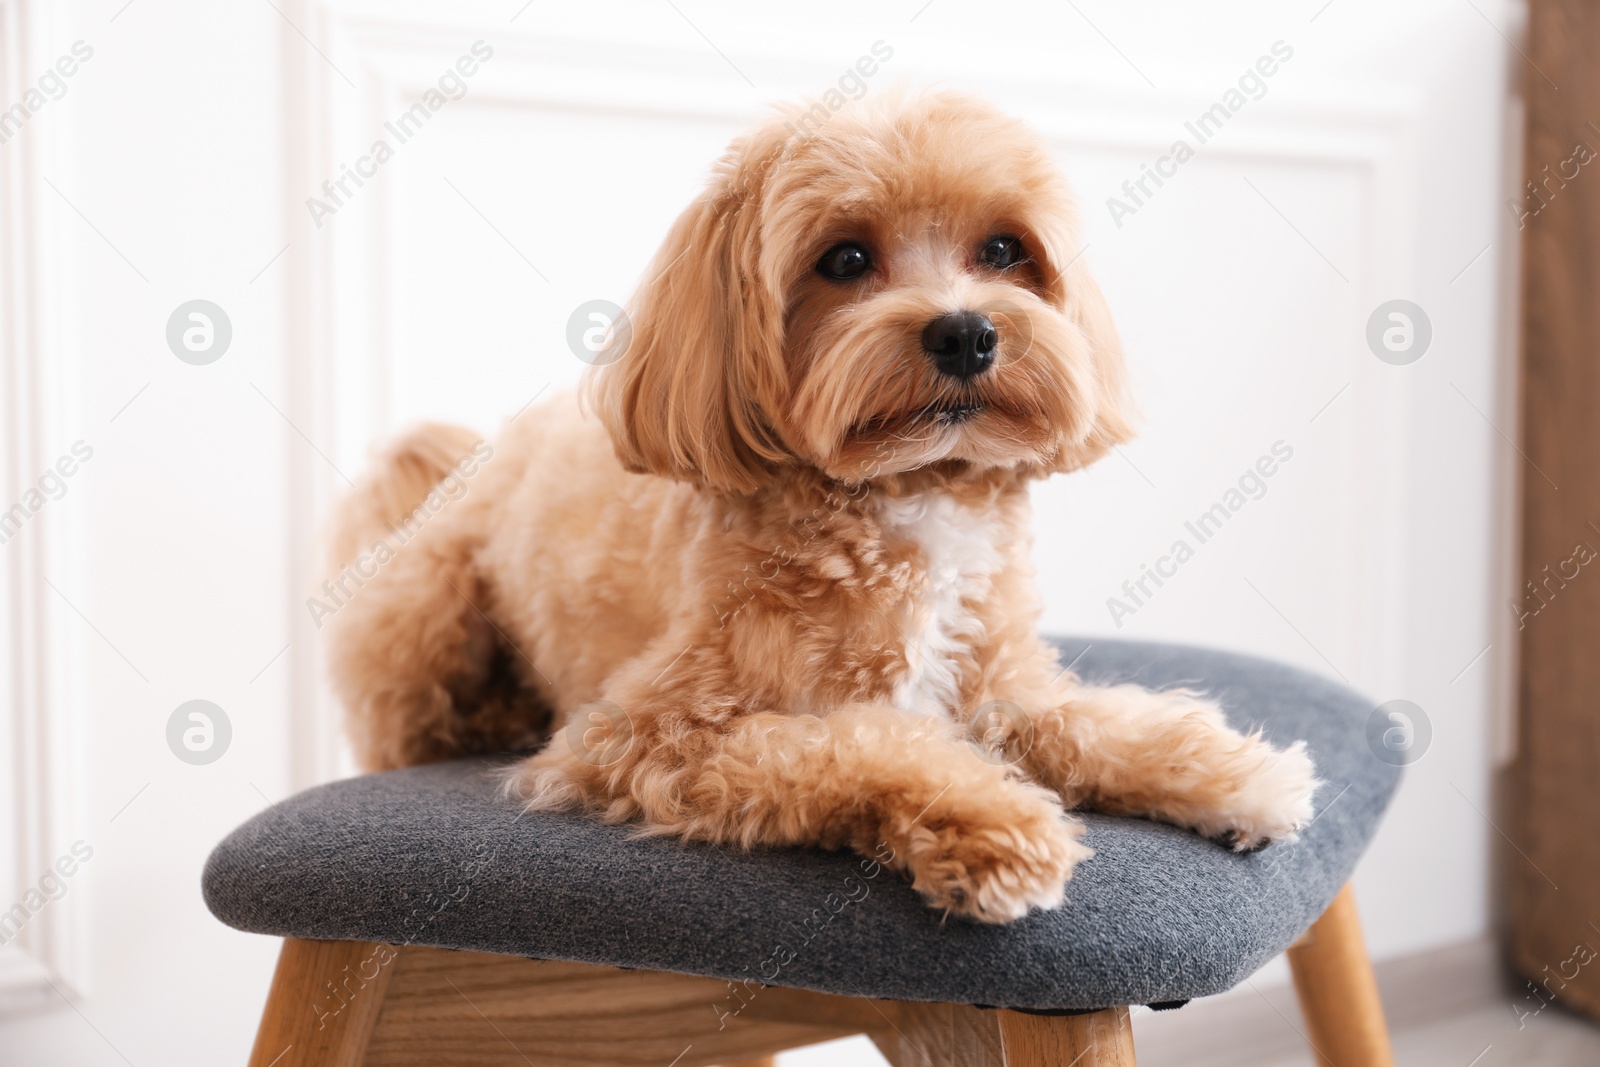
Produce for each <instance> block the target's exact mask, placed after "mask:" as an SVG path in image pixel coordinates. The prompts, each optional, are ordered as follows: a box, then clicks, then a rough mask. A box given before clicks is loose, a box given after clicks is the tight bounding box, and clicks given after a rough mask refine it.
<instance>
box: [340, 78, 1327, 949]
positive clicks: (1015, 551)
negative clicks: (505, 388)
mask: <svg viewBox="0 0 1600 1067" xmlns="http://www.w3.org/2000/svg"><path fill="white" fill-rule="evenodd" d="M802 111H803V105H801V106H795V107H791V108H787V109H785V108H782V107H780V108H778V109H776V112H775V113H774V114H773V115H772V117H771V119H770V121H767V122H766V123H765V124H763V125H760V126H758V127H757V128H756V129H754V131H753V132H751V133H749V134H747V135H745V136H743V137H741V138H739V139H737V140H735V141H734V142H733V144H732V146H731V147H730V148H729V150H728V152H727V154H726V155H725V156H724V157H723V158H722V159H721V161H720V162H719V163H718V164H717V166H716V168H715V170H714V173H713V175H712V178H711V180H710V185H709V188H708V189H707V190H706V192H705V193H704V195H702V196H701V197H700V198H699V199H697V200H696V201H695V202H694V203H693V204H691V205H690V206H689V207H688V209H687V210H685V211H684V212H683V214H682V215H681V216H680V217H679V218H678V219H677V221H676V223H675V224H674V225H673V226H672V227H671V230H670V232H669V233H668V235H667V237H666V240H665V243H664V244H663V245H662V247H661V249H660V251H659V253H658V254H657V255H656V257H655V260H654V261H653V263H652V264H651V266H650V267H649V269H648V271H647V274H646V279H647V280H646V281H645V282H644V284H643V285H642V286H641V287H640V288H639V290H638V292H637V293H636V294H635V296H634V299H633V301H632V303H631V304H630V306H629V310H628V312H627V328H626V329H620V328H619V329H616V330H615V331H614V332H613V334H612V342H611V347H610V348H608V349H606V351H605V352H604V353H603V354H602V356H601V358H600V359H598V360H597V361H596V362H597V363H598V364H601V365H599V366H597V367H596V368H594V371H593V372H592V373H591V375H590V377H588V378H586V379H585V382H584V385H583V388H582V390H581V392H580V394H579V395H578V396H576V397H567V398H561V399H553V400H549V401H546V402H544V403H542V404H538V405H535V406H531V407H529V408H527V409H526V410H525V411H524V412H522V413H521V414H519V415H518V416H517V417H515V418H514V419H513V420H512V421H511V422H510V423H509V424H508V425H507V426H506V427H505V428H504V429H503V431H502V432H501V434H500V435H499V437H498V439H497V440H496V441H495V442H494V443H493V444H492V445H491V444H489V443H487V442H481V441H479V440H478V437H477V435H475V434H473V433H472V432H470V431H468V430H463V429H458V428H454V427H449V426H442V425H427V426H423V427H420V428H418V429H416V430H414V431H412V432H411V433H409V434H407V435H406V436H404V437H403V438H402V439H400V440H399V441H398V442H396V443H395V444H393V445H392V446H391V447H390V448H389V449H388V451H387V452H386V453H384V454H383V455H382V457H381V458H380V459H379V460H378V461H377V463H376V464H375V469H374V471H373V472H372V473H371V474H370V475H369V476H368V477H367V479H366V480H365V481H364V482H363V483H362V484H361V486H360V487H359V488H358V489H357V490H356V491H355V492H353V493H352V494H351V496H350V497H349V498H348V499H347V500H345V501H344V502H343V503H342V504H341V505H340V507H339V509H338V513H337V517H336V520H335V522H334V529H333V532H332V537H331V546H332V551H331V556H332V560H333V565H334V566H335V567H341V566H344V565H347V564H348V563H349V562H350V561H351V560H352V559H356V558H357V557H358V556H361V557H362V558H369V559H370V558H371V557H372V556H373V555H374V554H376V555H378V556H379V557H380V561H379V563H373V564H372V565H371V567H364V568H363V569H362V574H363V578H364V582H363V584H361V586H360V587H359V588H358V589H353V590H352V592H351V595H350V596H349V598H348V600H347V601H346V602H343V603H341V605H340V606H339V608H338V610H337V611H336V612H335V613H334V614H333V615H332V617H331V618H330V619H328V627H329V631H330V632H329V635H328V649H329V664H330V671H331V675H332V680H333V683H334V686H335V689H336V690H337V693H338V694H339V696H340V698H341V700H342V702H343V704H344V705H345V707H346V708H347V710H348V713H349V724H350V730H351V736H352V739H353V743H354V746H355V749H356V751H357V753H358V755H359V758H360V760H361V762H362V763H363V765H364V766H365V767H366V768H368V769H371V770H379V769H383V768H391V767H400V766H405V765H409V764H418V763H424V762H428V761H433V760H443V759H448V758H451V757H456V756H462V755H466V754H469V753H477V752H487V751H516V750H534V749H537V751H536V752H534V753H533V754H532V755H529V756H526V757H525V758H524V759H522V760H521V761H520V762H518V763H516V764H515V765H514V767H513V768H512V770H511V771H510V772H509V774H510V779H509V783H510V784H509V787H510V789H511V790H512V791H513V792H514V793H515V794H516V795H517V796H518V797H519V798H520V800H521V802H522V803H524V804H525V805H526V806H527V807H528V808H530V809H578V810H586V811H589V812H593V813H596V814H598V815H599V816H600V817H602V818H604V819H606V820H608V821H612V822H618V823H620V822H627V821H631V822H634V823H637V824H638V826H639V828H640V829H641V831H642V832H645V833H650V834H666V835H672V836H675V837H678V838H681V839H685V840H696V841H708V842H718V843H723V844H728V845H733V846H739V847H744V848H752V847H757V846H802V845H809V846H821V847H824V848H830V849H840V848H849V849H854V850H856V851H857V852H859V853H861V854H863V855H865V856H869V857H874V858H876V859H879V860H881V861H883V862H885V863H886V864H887V865H888V866H890V867H892V868H893V869H896V870H898V871H900V872H902V873H903V874H904V875H905V876H906V877H908V878H909V879H910V881H911V884H912V886H913V887H914V888H915V889H916V890H917V891H918V892H919V893H920V894H921V895H922V897H923V898H925V899H926V901H927V902H928V903H929V904H930V905H931V906H933V907H935V908H941V909H945V911H946V913H947V914H948V913H954V914H957V915H962V916H967V917H970V918H972V919H976V920H979V921H983V922H995V923H999V922H1007V921H1010V920H1014V919H1017V918H1019V917H1021V916H1023V915H1025V914H1027V913H1028V912H1029V911H1030V909H1033V908H1040V909H1048V908H1052V907H1055V906H1058V905H1059V904H1061V903H1062V901H1063V897H1064V887H1065V884H1066V882H1067V880H1068V878H1069V876H1070V875H1071V873H1072V871H1073V868H1074V865H1076V864H1078V863H1080V862H1082V861H1084V860H1085V859H1087V858H1089V856H1090V855H1091V852H1090V850H1089V849H1088V848H1087V847H1085V846H1084V845H1083V844H1082V842H1081V841H1080V837H1081V835H1082V832H1083V824H1082V822H1081V821H1080V820H1078V819H1076V818H1075V817H1073V816H1072V815H1071V814H1069V812H1071V811H1072V809H1075V808H1079V807H1089V808H1093V809H1095V810H1098V811H1102V812H1109V813H1114V814H1119V815H1136V816H1145V817H1148V818H1151V819H1157V820H1161V821H1165V822H1168V823H1172V824H1175V825H1177V826H1181V827H1187V828H1189V829H1191V830H1193V831H1195V832H1196V833H1199V834H1201V835H1204V836H1206V837H1209V838H1214V839H1217V840H1219V841H1222V842H1224V843H1225V844H1227V845H1231V847H1233V848H1235V849H1240V850H1245V849H1254V848H1258V847H1261V846H1263V845H1265V844H1268V843H1270V842H1274V841H1282V840H1286V839H1292V838H1293V836H1294V834H1295V832H1296V830H1297V829H1298V828H1300V827H1302V826H1304V825H1305V824H1306V822H1307V820H1308V819H1309V818H1310V816H1311V810H1312V808H1311V798H1312V794H1313V792H1314V790H1315V789H1316V787H1317V785H1318V782H1317V780H1316V777H1315V773H1314V769H1313V766H1312V763H1311V760H1310V758H1309V757H1308V755H1307V753H1306V751H1305V746H1304V743H1303V742H1302V743H1297V744H1295V745H1293V746H1291V747H1289V748H1287V749H1277V748H1274V747H1273V746H1271V745H1270V744H1268V743H1267V742H1266V741H1264V740H1263V739H1262V738H1261V736H1260V735H1259V733H1256V734H1253V735H1247V734H1242V733H1240V732H1238V731H1235V730H1234V729H1232V728H1230V727H1229V726H1228V724H1227V723H1226V721H1225V720H1224V717H1223V714H1222V712H1221V710H1220V709H1219V707H1218V706H1217V705H1216V704H1215V703H1213V702H1211V701H1209V700H1207V699H1204V698H1203V697H1202V696H1200V695H1197V694H1195V693H1192V692H1188V691H1167V692H1152V691H1149V690H1146V689H1143V688H1140V687H1137V686H1133V685H1113V686H1091V685H1087V684H1084V683H1083V682H1082V681H1080V680H1079V679H1078V678H1077V677H1076V676H1074V675H1073V674H1071V673H1070V672H1068V671H1065V670H1063V667H1062V664H1061V663H1059V662H1058V661H1057V655H1056V653H1055V651H1054V649H1053V648H1052V646H1051V645H1050V644H1048V643H1047V642H1045V641H1043V640H1042V639H1041V638H1040V637H1039V636H1038V635H1037V632H1036V624H1037V622H1038V618H1039V613H1040V604H1039V599H1038V597H1037V595H1036V593H1035V591H1034V586H1033V580H1032V573H1031V565H1030V562H1029V545H1030V534H1029V499H1028V487H1029V485H1030V483H1032V482H1034V481H1036V480H1038V479H1041V478H1045V477H1048V476H1050V475H1052V474H1057V473H1063V472H1068V471H1074V470H1077V469H1079V468H1082V467H1084V466H1086V465H1088V464H1090V463H1092V462H1094V461H1095V460H1096V459H1097V458H1099V457H1101V456H1103V455H1105V454H1106V453H1107V452H1108V451H1109V450H1110V449H1111V448H1112V447H1113V446H1115V445H1117V444H1118V443H1120V442H1122V441H1125V440H1127V439H1128V438H1129V436H1130V432H1131V428H1130V416H1129V406H1128V398H1127V396H1126V387H1125V373H1124V366H1123V356H1122V352H1121V348H1120V345H1119V341H1118V338H1117V333H1116V330H1115V327H1114V326H1113V323H1112V318H1111V315H1110V312H1109V310H1108V308H1107V305H1106V302H1105V300H1104V298H1103V297H1102V295H1101V293H1100V290H1099V289H1098V288H1097V286H1096V284H1095V282H1094V279H1093V278H1092V277H1091V276H1090V274H1089V271H1088V269H1087V266H1086V264H1085V263H1084V262H1083V259H1082V252H1083V247H1082V244H1081V241H1080V238H1079V231H1078V228H1077V224H1076V221H1075V211H1074V204H1073V200H1072V196H1071V194H1070V192H1069V190H1068V188H1067V186H1066V185H1065V184H1064V181H1063V179H1062V177H1061V176H1060V174H1059V173H1058V171H1057V168H1056V167H1055V165H1054V164H1053V163H1052V161H1051V158H1050V154H1049V151H1048V150H1047V149H1046V147H1045V146H1044V144H1043V143H1042V142H1041V141H1040V140H1039V139H1038V138H1037V137H1036V136H1034V135H1033V134H1032V133H1030V132H1029V130H1028V129H1027V128H1026V127H1024V126H1023V125H1022V124H1021V123H1019V122H1018V121H1015V120H1013V119H1011V118H1009V117H1007V116H1005V115H1003V114H1001V113H999V112H997V111H996V110H994V109H992V108H991V107H990V106H988V105H986V104H984V103H981V102H979V101H976V100H973V99H970V98H967V97H965V96H963V95H960V94H956V93H953V92H950V91H934V90H922V91H909V92H902V93H898V94H892V95H885V96H884V97H883V98H882V99H881V100H878V101H875V102H871V103H867V102H864V103H863V104H861V105H856V107H855V108H854V109H847V110H846V111H843V112H840V113H839V114H837V115H834V116H832V117H831V118H830V119H829V121H828V123H827V124H825V125H824V126H823V127H822V128H820V129H818V130H815V131H813V132H811V133H810V134H809V135H808V136H805V137H796V136H794V133H793V129H794V127H793V123H794V122H795V121H796V120H797V118H798V116H799V115H800V114H801V113H802ZM428 501H436V502H437V503H439V504H440V505H441V506H439V507H437V508H436V507H434V506H433V505H432V504H431V503H429V504H427V505H426V506H425V507H423V508H422V509H420V510H419V504H422V503H424V502H428ZM423 517H425V518H426V522H425V523H421V522H420V519H421V518H423ZM1113 519H1114V516H1100V517H1097V518H1096V519H1095V521H1098V522H1106V521H1112V520H1113ZM406 532H409V534H410V535H411V536H409V538H407V543H405V544H404V545H403V546H401V547H398V548H394V549H393V550H392V551H390V552H388V553H370V552H369V551H368V550H369V546H370V547H372V548H374V549H376V548H378V547H379V546H380V545H381V546H382V547H389V546H388V542H387V541H385V540H384V539H385V538H390V537H391V535H393V534H397V533H399V534H402V536H404V534H405V533H406ZM384 556H387V557H389V558H382V557H384ZM380 564H381V565H380ZM369 571H370V572H371V575H370V577H366V576H367V574H368V573H369ZM341 588H343V586H341ZM541 744H542V745H543V747H542V748H540V747H539V746H540V745H541Z"/></svg>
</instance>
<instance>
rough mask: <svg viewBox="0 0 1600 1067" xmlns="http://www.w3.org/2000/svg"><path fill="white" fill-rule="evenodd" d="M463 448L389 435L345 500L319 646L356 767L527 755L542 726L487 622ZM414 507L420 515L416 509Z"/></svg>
mask: <svg viewBox="0 0 1600 1067" xmlns="http://www.w3.org/2000/svg"><path fill="white" fill-rule="evenodd" d="M474 441H475V437H474V436H473V435H471V434H470V433H469V432H468V431H465V430H458V429H456V428H454V427H439V426H427V427H423V428H421V429H419V430H417V431H415V432H413V433H412V434H411V435H408V436H407V437H405V438H402V439H401V440H400V441H399V442H398V443H397V444H396V445H395V446H394V447H392V448H391V449H390V450H389V452H388V453H387V454H386V455H385V456H384V457H383V459H382V460H381V461H380V462H379V464H378V466H377V468H376V469H375V470H374V471H373V473H372V474H371V476H370V477H369V478H368V480H367V481H366V482H365V483H364V484H363V485H362V486H361V487H360V488H359V489H357V490H356V492H355V493H353V494H352V495H351V497H350V498H349V499H347V500H346V501H345V502H344V504H343V505H342V507H341V510H340V514H339V516H338V517H337V519H336V526H337V529H336V531H335V535H334V538H333V541H334V545H335V549H336V551H337V552H339V553H340V556H341V557H342V562H341V563H340V564H339V568H340V569H339V571H338V578H337V579H335V580H333V582H332V583H331V584H332V588H331V590H330V593H336V594H339V595H338V596H331V595H330V600H331V601H337V603H336V604H334V605H333V608H332V611H331V613H330V614H328V615H327V616H325V617H319V620H318V622H319V628H320V629H322V630H323V631H324V633H325V634H326V635H327V641H328V644H327V648H328V654H329V667H330V673H331V675H332V679H333V683H334V688H335V689H336V691H337V692H338V694H339V697H340V699H341V701H342V702H343V704H344V706H345V708H346V709H347V711H348V723H349V730H350V737H351V741H352V743H353V744H354V746H355V749H356V755H357V758H358V760H359V761H360V763H361V765H362V766H363V767H364V768H366V769H368V770H380V769H384V768H389V767H400V766H408V765H411V764H416V763H427V762H432V761H435V760H441V759H449V758H451V757H454V756H459V755H465V754H468V753H472V752H485V751H503V750H506V749H517V748H527V747H531V746H532V745H533V744H535V743H536V742H537V741H538V739H539V737H540V736H542V732H543V725H544V721H545V719H546V718H547V716H546V715H545V714H544V712H543V710H542V704H541V702H540V701H539V699H538V698H537V695H536V694H535V692H534V691H533V689H532V688H531V686H530V685H529V679H528V677H527V673H525V672H528V673H531V670H532V668H531V665H530V664H527V663H524V662H523V661H522V659H521V658H520V653H517V652H516V651H515V650H514V649H513V648H511V647H510V642H509V640H508V639H507V638H505V637H504V635H502V634H501V633H500V632H499V630H498V629H497V628H496V626H495V624H494V623H493V622H492V621H491V619H492V617H493V613H494V607H493V605H492V603H491V602H490V601H491V590H489V589H488V588H487V587H486V585H485V583H484V582H483V581H482V579H481V577H480V575H479V572H478V569H477V566H476V556H477V551H478V548H479V541H478V535H477V533H476V531H477V530H479V529H480V525H479V524H477V523H475V522H473V521H472V518H473V516H472V515H471V514H470V511H471V505H470V502H469V501H468V500H467V493H466V488H465V484H464V483H463V482H462V481H461V479H460V476H459V474H457V473H455V472H454V471H453V466H454V464H455V463H456V461H457V460H458V459H459V458H460V457H461V456H463V455H465V454H467V453H469V452H470V451H471V449H472V445H473V442H474ZM424 502H426V503H427V506H419V505H423V504H424Z"/></svg>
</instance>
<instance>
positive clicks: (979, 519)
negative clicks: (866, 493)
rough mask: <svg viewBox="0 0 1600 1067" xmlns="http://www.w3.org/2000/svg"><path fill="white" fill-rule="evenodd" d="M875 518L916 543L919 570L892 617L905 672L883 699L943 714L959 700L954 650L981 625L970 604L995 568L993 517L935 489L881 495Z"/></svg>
mask: <svg viewBox="0 0 1600 1067" xmlns="http://www.w3.org/2000/svg"><path fill="white" fill-rule="evenodd" d="M879 520H880V521H881V522H882V523H883V525H884V529H885V532H886V533H887V534H888V535H889V536H890V537H891V538H893V539H896V540H898V539H905V540H909V541H913V542H915V543H916V544H917V546H918V547H920V548H921V549H922V556H923V559H924V561H925V565H926V568H927V570H926V573H925V575H924V578H923V581H922V583H921V585H920V588H918V589H917V590H915V591H914V593H913V598H912V600H911V602H910V603H909V604H908V605H907V610H906V611H905V612H904V613H903V614H902V615H901V617H900V619H899V620H897V621H898V622H899V623H900V625H901V626H902V628H903V633H904V636H905V648H906V663H907V666H908V670H907V673H906V676H905V677H904V678H903V679H902V680H901V681H900V683H899V684H898V685H897V686H896V687H895V690H894V694H893V696H892V697H891V698H890V699H891V701H892V702H893V704H894V706H895V707H897V708H902V709H904V710H906V711H910V712H915V713H917V714H920V715H939V716H948V715H949V714H950V712H951V710H952V709H953V708H955V707H956V705H957V704H958V703H959V702H960V698H961V690H960V678H959V676H958V674H957V665H956V660H955V657H956V656H958V655H960V654H962V653H964V652H967V651H968V650H970V649H971V647H972V645H973V643H974V642H975V641H977V640H978V639H979V638H980V637H981V636H982V632H983V624H982V622H981V621H980V620H979V619H978V617H977V615H976V614H975V612H974V611H973V605H974V604H975V603H977V602H978V601H979V600H981V599H983V598H984V597H985V596H987V595H988V592H989V587H990V583H991V581H992V579H993V577H994V574H995V573H996V572H997V571H998V570H999V569H1000V565H1001V562H1002V561H1001V554H1000V549H999V547H998V536H999V533H1000V520H999V518H998V516H996V515H994V514H993V513H990V512H986V511H980V510H977V509H974V508H969V507H966V506H964V505H962V504H961V503H959V502H958V501H957V500H956V499H955V498H954V497H951V496H949V495H947V494H944V493H939V492H926V493H919V494H917V495H914V496H909V497H900V498H897V499H885V500H883V501H881V502H880V504H879Z"/></svg>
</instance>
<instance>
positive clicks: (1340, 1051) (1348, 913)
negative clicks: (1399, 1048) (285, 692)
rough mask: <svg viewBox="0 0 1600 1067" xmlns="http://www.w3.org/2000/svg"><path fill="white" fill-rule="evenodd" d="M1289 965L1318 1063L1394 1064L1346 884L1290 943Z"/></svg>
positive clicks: (1345, 1066) (1336, 1066) (1348, 1066)
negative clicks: (1298, 937)
mask: <svg viewBox="0 0 1600 1067" xmlns="http://www.w3.org/2000/svg"><path fill="white" fill-rule="evenodd" d="M1289 967H1290V969H1291V970H1292V971H1293V972H1294V988H1295V992H1296V993H1298V994H1299V997H1300V1013H1301V1015H1303V1016H1304V1017H1305V1020H1306V1027H1307V1028H1308V1029H1309V1030H1310V1033H1309V1034H1308V1035H1307V1036H1308V1037H1309V1038H1310V1040H1311V1045H1312V1047H1313V1049H1314V1051H1315V1053H1316V1055H1317V1057H1318V1058H1317V1062H1318V1063H1319V1064H1325V1065H1329V1067H1394V1053H1393V1052H1392V1051H1391V1050H1390V1048H1389V1028H1388V1026H1386V1025H1385V1024H1384V1021H1383V1004H1382V1002H1380V1001H1379V999H1378V983H1377V981H1376V980H1375V979H1374V978H1373V976H1372V964H1371V963H1370V962H1369V961H1368V960H1367V947H1366V944H1365V943H1364V942H1363V941H1362V939H1361V918H1360V916H1359V915H1358V914H1357V913H1356V897H1355V893H1354V892H1352V891H1351V889H1350V886H1349V885H1346V886H1345V887H1344V888H1343V889H1341V890H1339V895H1338V896H1336V897H1334V898H1333V903H1332V904H1329V905H1328V910H1327V911H1325V912H1323V913H1322V918H1320V919H1318V920H1317V921H1316V922H1315V923H1313V924H1312V925H1311V929H1310V930H1307V931H1306V933H1305V936H1304V937H1302V938H1301V939H1300V940H1299V941H1296V942H1295V943H1294V945H1292V946H1291V947H1290V949H1289Z"/></svg>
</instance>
